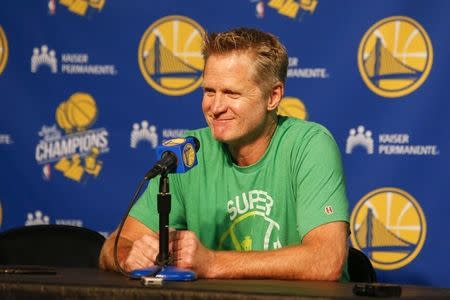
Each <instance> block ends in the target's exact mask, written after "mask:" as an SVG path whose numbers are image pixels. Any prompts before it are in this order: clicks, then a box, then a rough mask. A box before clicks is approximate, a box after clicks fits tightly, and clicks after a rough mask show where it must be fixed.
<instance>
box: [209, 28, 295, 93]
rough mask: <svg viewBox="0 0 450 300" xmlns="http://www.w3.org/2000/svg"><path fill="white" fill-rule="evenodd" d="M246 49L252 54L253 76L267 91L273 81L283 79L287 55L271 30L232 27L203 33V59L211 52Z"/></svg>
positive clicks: (245, 50)
mask: <svg viewBox="0 0 450 300" xmlns="http://www.w3.org/2000/svg"><path fill="white" fill-rule="evenodd" d="M234 51H237V52H243V53H248V54H249V55H251V56H252V58H254V67H255V68H254V76H253V80H254V81H255V82H256V84H258V85H259V86H260V88H261V90H262V91H263V93H264V95H267V94H268V93H270V91H271V90H272V88H273V86H274V85H275V84H276V83H277V82H281V83H282V84H283V85H284V83H285V81H286V74H287V67H288V55H287V52H286V49H285V48H284V46H283V45H282V44H281V43H280V41H279V40H278V39H277V38H276V37H275V36H274V35H272V34H270V33H266V32H263V31H260V30H257V29H252V28H236V29H232V30H230V31H225V32H214V33H209V34H206V35H205V36H204V39H203V47H202V55H203V58H204V60H205V63H206V61H207V60H208V58H209V57H210V56H212V55H224V54H229V53H231V52H234Z"/></svg>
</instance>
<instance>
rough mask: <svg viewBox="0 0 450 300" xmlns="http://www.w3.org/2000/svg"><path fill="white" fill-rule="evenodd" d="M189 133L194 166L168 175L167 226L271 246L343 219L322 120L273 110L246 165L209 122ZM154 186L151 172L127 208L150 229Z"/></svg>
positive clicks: (333, 150)
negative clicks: (264, 145)
mask: <svg viewBox="0 0 450 300" xmlns="http://www.w3.org/2000/svg"><path fill="white" fill-rule="evenodd" d="M188 134H189V135H192V136H195V137H196V138H198V139H199V141H200V145H201V146H200V150H199V151H198V153H197V159H198V165H197V166H196V167H194V168H193V169H191V170H189V172H187V173H184V174H171V175H169V178H170V179H169V180H170V192H171V194H172V210H171V213H170V226H171V227H174V228H177V229H189V230H191V231H193V232H195V233H196V234H197V236H198V237H199V239H200V241H201V242H202V243H203V245H204V246H206V247H207V248H210V249H217V250H240V251H250V250H271V249H277V248H280V247H284V246H287V245H295V244H299V243H301V240H302V239H303V237H304V236H305V235H306V234H307V233H308V232H309V231H310V230H312V229H314V228H315V227H317V226H319V225H322V224H325V223H329V222H334V221H346V222H348V201H347V197H346V192H345V182H344V176H343V171H342V164H341V159H340V153H339V149H338V147H337V145H336V143H335V141H334V139H333V137H332V136H331V134H330V133H329V132H328V131H327V130H326V129H325V128H324V127H322V126H321V125H318V124H316V123H312V122H307V121H302V120H298V119H293V118H285V117H279V120H278V126H277V129H276V131H275V133H274V135H273V138H272V140H271V142H270V145H269V147H268V149H267V150H266V153H265V154H264V156H263V157H262V158H261V159H260V160H259V161H258V162H256V163H255V164H253V165H251V166H247V167H240V166H237V165H236V164H234V163H233V161H232V159H231V156H230V154H229V152H228V150H227V147H226V145H224V144H223V143H220V142H218V141H216V140H215V139H214V138H213V137H212V135H211V131H210V129H209V128H203V129H199V130H195V131H192V132H189V133H188ZM158 187H159V178H156V179H153V180H152V181H151V182H150V183H149V186H148V187H147V190H146V191H145V192H144V194H143V195H142V196H141V198H140V199H139V200H138V202H137V203H136V204H135V205H134V206H133V208H132V210H131V212H130V215H131V216H133V217H134V218H136V219H138V220H140V221H141V222H142V223H144V224H145V225H147V226H148V227H149V228H151V229H152V230H153V231H155V232H157V231H158V230H159V225H158V212H157V201H156V195H157V193H158ZM343 275H344V276H343V279H344V280H345V278H346V277H347V274H346V272H345V270H344V274H343Z"/></svg>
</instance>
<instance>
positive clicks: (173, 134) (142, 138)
mask: <svg viewBox="0 0 450 300" xmlns="http://www.w3.org/2000/svg"><path fill="white" fill-rule="evenodd" d="M186 131H187V129H176V128H164V129H163V130H162V138H163V139H173V138H179V137H181V136H183V135H184V134H185V132H186ZM158 143H159V134H158V132H157V127H156V125H152V124H150V123H149V121H147V120H142V121H141V122H139V123H134V124H133V129H132V130H131V134H130V147H131V148H133V149H136V148H138V146H140V145H141V144H148V145H150V146H151V148H152V149H155V148H156V146H157V145H158Z"/></svg>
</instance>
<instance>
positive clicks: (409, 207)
mask: <svg viewBox="0 0 450 300" xmlns="http://www.w3.org/2000/svg"><path fill="white" fill-rule="evenodd" d="M350 226H351V231H352V234H351V240H352V244H353V246H354V247H355V248H358V249H360V250H362V251H363V252H364V253H365V254H366V255H367V256H368V257H369V258H370V260H371V262H372V264H373V265H374V267H375V268H377V269H381V270H394V269H398V268H401V267H403V266H405V265H407V264H408V263H410V262H411V261H412V260H413V259H414V258H415V257H416V256H417V255H418V254H419V253H420V251H421V249H422V246H423V244H424V242H425V237H426V229H427V225H426V220H425V216H424V213H423V211H422V208H421V207H420V205H419V203H418V202H417V201H416V200H415V199H414V198H413V197H412V196H411V195H410V194H408V193H407V192H405V191H403V190H401V189H397V188H391V187H387V188H380V189H377V190H374V191H372V192H370V193H368V194H367V195H365V196H364V197H363V198H362V199H361V200H360V201H359V202H358V203H357V204H356V206H355V208H354V209H353V212H352V215H351V217H350Z"/></svg>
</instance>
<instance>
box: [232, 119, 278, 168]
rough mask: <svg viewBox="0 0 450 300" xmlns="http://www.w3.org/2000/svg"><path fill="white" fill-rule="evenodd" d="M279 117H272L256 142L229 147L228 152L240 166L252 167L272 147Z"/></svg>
mask: <svg viewBox="0 0 450 300" xmlns="http://www.w3.org/2000/svg"><path fill="white" fill-rule="evenodd" d="M277 123H278V119H277V117H276V116H275V117H273V118H272V117H270V118H269V120H268V125H267V126H265V128H264V130H263V131H262V132H261V134H259V135H258V137H257V138H255V139H254V140H251V141H248V142H246V143H239V144H238V145H232V144H229V145H228V150H229V151H230V154H231V156H232V157H233V160H234V162H235V163H236V164H237V165H238V166H250V165H253V164H254V163H256V162H257V161H258V160H259V159H260V158H261V157H263V156H264V153H266V150H267V148H268V147H269V145H270V141H271V140H272V137H273V134H274V133H275V130H276V128H277Z"/></svg>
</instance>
